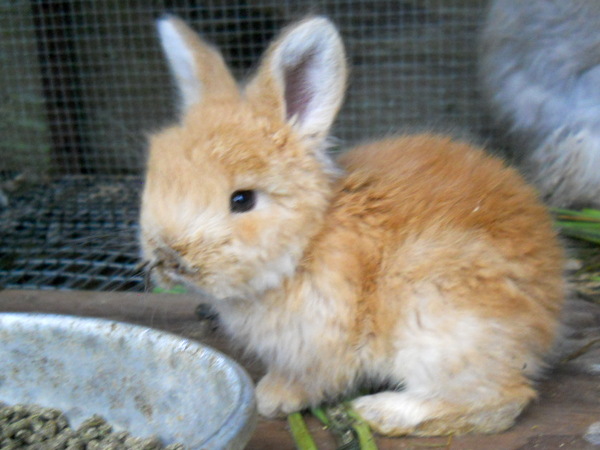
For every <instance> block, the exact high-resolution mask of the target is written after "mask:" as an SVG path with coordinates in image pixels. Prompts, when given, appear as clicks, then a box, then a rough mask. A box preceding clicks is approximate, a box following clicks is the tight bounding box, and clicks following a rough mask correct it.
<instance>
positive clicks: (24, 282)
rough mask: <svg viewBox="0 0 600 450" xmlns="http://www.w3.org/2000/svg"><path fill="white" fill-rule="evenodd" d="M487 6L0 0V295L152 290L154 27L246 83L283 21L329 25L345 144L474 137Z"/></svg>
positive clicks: (477, 0) (159, 121)
mask: <svg viewBox="0 0 600 450" xmlns="http://www.w3.org/2000/svg"><path fill="white" fill-rule="evenodd" d="M483 7H484V1H483V0H470V1H469V0H406V1H390V0H369V1H366V0H329V1H326V0H321V1H317V0H307V1H304V0H284V1H281V0H279V1H276V0H256V1H251V0H247V1H242V0H237V1H230V0H229V1H226V0H205V1H199V0H198V1H192V0H186V1H182V0H161V1H158V0H127V1H122V0H79V1H75V0H66V1H60V0H53V1H40V0H13V1H4V2H0V29H1V30H2V37H1V39H0V63H1V64H2V70H1V71H0V96H1V98H2V103H1V104H0V285H3V286H5V287H6V286H8V287H28V288H86V289H133V290H135V289H138V290H139V289H142V285H143V283H142V279H141V277H140V276H139V274H137V273H136V271H135V262H136V260H137V255H138V249H137V245H136V232H137V230H136V227H137V214H138V197H139V192H140V187H141V179H142V178H141V177H142V172H143V165H144V157H145V156H144V150H145V142H146V136H147V134H148V133H150V132H152V131H153V130H156V129H158V128H160V127H162V126H164V125H165V124H168V123H169V122H170V121H172V120H174V114H175V110H174V106H175V105H174V100H175V95H174V89H173V87H172V83H171V80H170V77H169V74H168V69H167V66H166V64H165V62H164V58H163V56H162V54H161V52H160V48H159V44H158V41H157V38H156V31H155V28H154V20H155V19H156V18H157V17H159V16H160V15H161V14H164V13H167V12H168V13H174V14H177V15H179V16H181V17H182V18H183V19H184V20H186V21H187V22H188V23H190V24H191V25H192V26H193V27H194V28H195V29H196V30H198V31H199V32H200V33H201V34H202V35H203V36H205V38H206V39H208V40H209V41H211V42H213V43H214V44H216V45H217V46H218V47H219V48H220V49H221V50H222V51H223V54H224V56H225V59H226V60H227V61H228V63H229V64H230V66H231V68H232V70H233V71H234V73H235V74H236V76H238V77H240V78H243V77H244V76H246V75H247V74H248V73H249V72H250V71H251V69H252V67H253V66H254V65H255V64H256V61H257V59H258V58H259V56H260V54H261V53H262V52H263V51H264V49H265V47H266V46H267V44H268V42H269V41H270V40H271V39H272V37H273V36H274V35H275V34H276V33H277V32H278V31H279V30H280V29H281V28H282V27H283V26H285V24H287V23H289V22H290V21H293V20H295V19H298V18H301V17H303V16H305V15H307V14H325V15H327V16H329V17H330V18H331V19H332V20H333V21H334V22H335V23H336V24H337V25H338V26H339V27H340V31H341V33H342V36H343V38H344V41H345V44H346V46H347V52H348V59H349V64H350V67H351V82H350V86H349V91H348V97H347V101H346V103H345V106H344V108H343V110H342V112H341V114H340V117H339V120H338V122H337V124H336V126H335V129H334V134H335V135H336V136H337V137H339V138H340V140H341V142H342V144H343V146H345V145H350V144H352V143H354V142H357V141H360V140H365V139H368V138H370V137H379V136H382V135H384V134H388V133H392V132H397V131H398V130H405V129H407V128H408V129H410V128H412V127H418V128H422V127H427V126H433V127H442V128H443V129H447V128H452V127H456V128H458V129H460V130H463V129H464V130H468V131H470V132H472V133H478V132H481V131H482V130H483V123H482V120H481V117H482V114H481V109H480V106H479V101H478V98H477V93H476V91H475V89H474V86H475V72H476V71H475V52H476V42H477V38H476V34H477V30H478V26H479V22H480V19H481V16H482V9H483Z"/></svg>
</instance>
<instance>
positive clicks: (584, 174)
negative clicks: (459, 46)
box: [480, 0, 600, 207]
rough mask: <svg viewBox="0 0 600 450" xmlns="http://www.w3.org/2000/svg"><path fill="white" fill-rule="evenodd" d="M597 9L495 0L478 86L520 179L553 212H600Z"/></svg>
mask: <svg viewBox="0 0 600 450" xmlns="http://www.w3.org/2000/svg"><path fill="white" fill-rule="evenodd" d="M599 21H600V2H599V1H598V0H569V1H565V2H561V1H548V0H528V1H522V0H493V1H491V2H490V6H489V10H488V12H487V19H486V21H485V25H484V27H483V31H482V36H481V37H482V43H481V51H480V80H481V87H482V92H483V94H484V98H485V99H486V100H487V104H488V106H489V107H490V111H491V116H492V118H493V119H494V120H495V121H496V123H497V124H498V126H499V128H500V129H501V131H502V132H503V133H504V134H505V136H506V137H507V138H508V144H509V147H510V149H511V150H512V153H513V155H514V156H515V159H516V162H517V163H518V164H519V165H520V166H521V168H522V169H523V171H524V173H525V175H526V176H527V177H528V178H529V179H530V180H531V181H532V182H533V183H534V184H535V185H537V186H538V188H539V189H540V191H541V193H542V195H543V197H544V200H546V201H547V202H548V203H549V204H551V205H553V206H562V207H565V206H566V207H580V206H595V207H600V32H599V31H598V23H599Z"/></svg>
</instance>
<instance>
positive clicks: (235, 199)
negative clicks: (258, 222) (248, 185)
mask: <svg viewBox="0 0 600 450" xmlns="http://www.w3.org/2000/svg"><path fill="white" fill-rule="evenodd" d="M254 205H256V192H254V191H251V190H247V191H235V192H234V193H233V194H231V199H230V200H229V209H231V212H234V213H244V212H247V211H250V210H251V209H252V208H254Z"/></svg>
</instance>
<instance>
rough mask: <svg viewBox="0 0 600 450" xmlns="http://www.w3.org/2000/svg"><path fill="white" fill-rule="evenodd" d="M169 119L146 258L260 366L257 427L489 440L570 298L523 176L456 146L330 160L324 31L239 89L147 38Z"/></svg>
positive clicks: (277, 47) (378, 149)
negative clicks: (287, 419) (347, 402)
mask: <svg viewBox="0 0 600 450" xmlns="http://www.w3.org/2000/svg"><path fill="white" fill-rule="evenodd" d="M158 29H159V34H160V39H161V42H162V46H163V48H164V51H165V53H166V56H167V59H168V61H169V64H170V67H171V70H172V72H173V74H174V77H175V79H176V81H177V85H178V87H179V92H180V94H181V105H182V118H181V122H180V123H179V124H178V125H175V126H173V127H171V128H168V129H166V130H164V131H162V132H160V133H158V134H156V135H155V136H153V137H152V139H151V144H150V155H149V160H148V167H147V176H146V177H147V178H146V183H145V188H144V192H143V198H142V211H141V244H142V248H143V255H144V258H145V260H146V261H147V262H148V264H149V265H150V266H151V267H152V272H153V276H154V277H155V280H156V281H157V282H158V283H160V284H162V285H165V286H169V285H172V284H184V285H186V286H187V287H188V288H189V289H190V290H197V291H198V292H203V293H206V294H207V295H208V296H209V297H210V298H212V306H213V307H214V308H215V309H216V310H217V311H218V312H219V315H220V319H221V321H222V326H223V328H224V329H225V331H226V332H227V333H229V334H230V335H231V336H232V337H233V338H234V339H235V340H236V341H237V342H239V343H241V344H242V345H243V346H245V347H246V348H247V349H248V350H250V351H251V352H253V353H255V354H256V355H257V356H258V357H260V359H261V360H262V361H263V362H264V364H265V365H266V367H267V374H266V375H265V377H264V378H263V379H262V380H261V381H260V382H259V383H258V386H257V390H256V394H257V403H258V409H259V412H260V413H262V414H263V415H265V416H269V417H272V416H277V415H282V414H287V413H291V412H293V411H297V410H300V409H302V408H305V407H307V406H309V405H317V404H319V403H321V402H324V401H332V400H335V399H340V398H344V397H345V396H349V395H352V394H353V393H354V394H356V392H357V389H358V388H359V387H360V386H363V387H364V386H367V387H370V388H377V387H379V388H382V387H383V386H385V387H386V388H383V389H384V390H383V391H380V392H379V393H375V394H373V395H365V396H362V397H359V398H357V399H355V400H354V401H353V403H352V405H353V407H354V408H355V409H356V411H357V412H358V413H359V414H360V415H362V417H363V418H364V419H365V420H366V421H367V422H368V423H369V424H371V426H372V427H374V428H375V429H376V430H378V431H379V432H381V433H384V434H389V435H403V434H415V435H438V434H446V433H463V432H470V431H476V432H484V433H489V432H496V431H500V430H504V429H505V428H507V427H509V426H511V425H512V424H513V422H514V420H515V418H516V417H517V416H518V415H519V413H520V412H521V410H522V409H523V408H524V407H525V406H526V405H527V404H528V403H529V401H530V400H531V399H532V398H534V397H535V391H534V388H533V381H532V379H533V378H534V377H535V376H536V375H538V374H539V373H540V371H541V370H542V368H543V367H544V363H543V358H544V355H545V354H546V353H547V352H548V351H549V349H550V347H551V345H552V343H553V340H554V337H555V333H556V330H557V323H558V319H557V318H558V316H559V312H560V310H561V304H562V301H563V280H562V276H561V272H562V270H561V267H562V261H561V258H562V252H561V249H560V247H559V245H558V244H557V240H556V236H555V233H554V231H553V228H552V224H551V220H550V218H549V216H548V214H547V212H546V210H545V208H544V207H543V206H542V205H541V204H540V203H539V202H538V200H537V198H536V194H535V193H534V191H533V190H532V189H531V188H530V187H529V186H527V185H526V184H525V183H524V182H523V181H522V179H521V178H520V177H519V176H518V175H517V173H516V172H515V171H514V170H512V169H510V168H508V167H506V166H505V165H504V164H503V163H502V162H501V161H499V160H497V159H494V158H492V157H490V156H487V155H486V154H485V153H484V152H483V151H482V150H480V149H477V148H473V147H472V146H470V145H469V144H466V143H463V142H458V141H454V140H453V139H451V138H449V137H444V136H435V135H429V134H421V135H416V136H406V137H397V138H389V139H385V140H382V141H378V142H373V143H371V144H367V145H364V146H361V147H358V148H355V149H353V150H350V151H349V152H347V153H345V154H344V155H343V156H341V158H339V160H338V161H333V160H332V159H331V157H330V156H329V155H328V154H327V135H328V130H329V128H330V126H331V124H332V122H333V120H334V118H335V116H336V114H337V112H338V109H339V108H340V104H341V103H342V98H343V95H344V88H345V83H346V72H347V70H346V61H345V56H344V49H343V45H342V42H341V40H340V36H339V35H338V32H337V31H336V28H335V27H334V26H333V25H332V24H331V23H330V22H329V21H328V20H327V19H325V18H322V17H313V18H309V19H306V20H304V21H301V22H299V23H296V24H294V25H293V26H291V27H290V28H287V29H286V30H285V31H284V32H283V33H282V34H281V35H280V36H279V37H278V38H277V39H276V40H275V41H274V42H273V43H272V45H271V46H270V47H269V49H268V50H267V52H266V55H265V56H264V59H263V60H262V63H261V64H260V66H259V67H258V69H257V72H256V74H255V75H254V76H253V77H252V78H251V79H250V80H249V82H248V83H247V84H245V85H244V86H243V87H238V86H237V85H236V83H235V81H234V79H233V78H232V76H231V75H230V73H229V71H228V70H227V68H226V67H225V64H224V62H223V59H222V58H221V56H220V54H219V53H218V52H217V51H216V50H215V49H214V48H212V47H210V46H209V45H207V44H206V43H204V42H203V41H202V40H201V39H200V38H199V37H197V36H196V35H195V34H194V32H193V31H191V30H190V29H189V28H188V27H187V26H186V25H185V24H184V23H182V22H181V21H180V20H178V19H176V18H173V17H167V18H163V19H161V20H160V21H159V22H158Z"/></svg>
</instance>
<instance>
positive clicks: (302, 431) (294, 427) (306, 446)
mask: <svg viewBox="0 0 600 450" xmlns="http://www.w3.org/2000/svg"><path fill="white" fill-rule="evenodd" d="M287 422H288V425H289V426H290V432H291V433H292V438H293V439H294V443H295V444H296V448H297V449H298V450H318V448H317V445H316V444H315V441H314V440H313V438H312V436H311V435H310V431H308V427H307V426H306V423H305V422H304V418H303V417H302V414H301V413H299V412H295V413H292V414H290V415H288V416H287Z"/></svg>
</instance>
